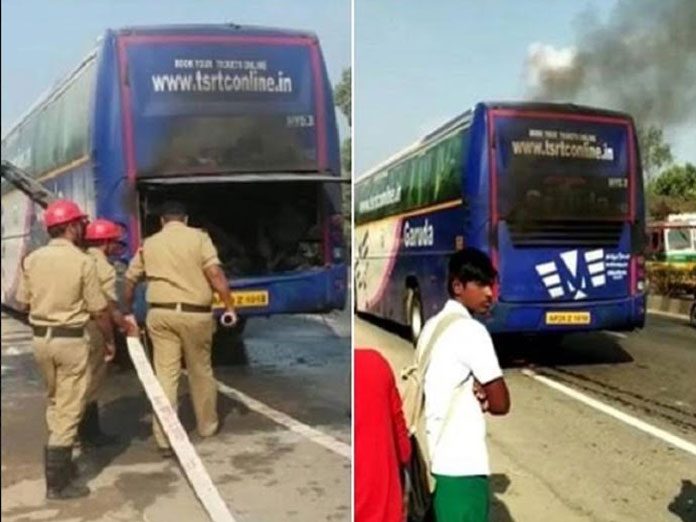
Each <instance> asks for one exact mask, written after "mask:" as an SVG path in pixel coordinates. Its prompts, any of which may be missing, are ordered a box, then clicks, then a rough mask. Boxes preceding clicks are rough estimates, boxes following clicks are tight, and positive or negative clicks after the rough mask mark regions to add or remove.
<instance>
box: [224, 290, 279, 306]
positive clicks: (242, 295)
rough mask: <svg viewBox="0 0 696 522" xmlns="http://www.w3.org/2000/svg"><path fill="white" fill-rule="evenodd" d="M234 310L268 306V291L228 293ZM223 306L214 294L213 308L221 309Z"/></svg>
mask: <svg viewBox="0 0 696 522" xmlns="http://www.w3.org/2000/svg"><path fill="white" fill-rule="evenodd" d="M230 296H231V297H232V302H233V303H234V306H235V308H252V307H258V306H268V303H269V301H270V299H269V296H268V290H249V291H240V292H230ZM224 306H225V304H224V303H223V302H222V299H220V296H219V295H218V294H217V293H216V294H215V296H214V298H213V308H223V307H224Z"/></svg>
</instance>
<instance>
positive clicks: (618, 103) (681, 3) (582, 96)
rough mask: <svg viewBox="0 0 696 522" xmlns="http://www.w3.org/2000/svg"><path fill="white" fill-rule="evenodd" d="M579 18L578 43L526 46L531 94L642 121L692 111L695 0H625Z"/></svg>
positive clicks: (672, 123)
mask: <svg viewBox="0 0 696 522" xmlns="http://www.w3.org/2000/svg"><path fill="white" fill-rule="evenodd" d="M579 22H580V30H579V32H578V37H577V44H576V45H575V46H574V47H571V48H565V49H557V48H554V47H553V46H549V45H543V44H540V43H535V44H532V45H531V46H530V47H529V51H528V55H527V60H526V63H525V75H526V79H527V85H528V88H529V90H530V97H531V98H533V99H535V100H544V101H564V102H573V103H584V104H590V105H597V106H601V107H605V108H611V109H616V110H622V111H626V112H628V113H629V114H631V115H632V116H634V118H636V120H637V122H638V123H639V125H640V126H642V127H645V126H648V125H657V126H659V127H663V128H673V127H678V126H680V125H682V124H684V123H686V122H690V121H692V120H693V119H694V116H695V115H696V0H620V1H619V2H618V4H617V6H616V8H615V10H614V11H613V13H612V15H611V16H610V18H609V20H608V21H606V22H604V23H603V22H600V21H599V20H598V19H597V17H596V16H595V15H593V14H592V13H587V14H586V15H584V16H583V17H582V19H581V20H579Z"/></svg>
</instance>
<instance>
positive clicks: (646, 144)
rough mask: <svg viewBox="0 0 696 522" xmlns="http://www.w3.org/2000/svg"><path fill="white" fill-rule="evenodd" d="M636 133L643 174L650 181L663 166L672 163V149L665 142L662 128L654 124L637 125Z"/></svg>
mask: <svg viewBox="0 0 696 522" xmlns="http://www.w3.org/2000/svg"><path fill="white" fill-rule="evenodd" d="M637 133H638V143H639V145H640V152H641V158H642V160H643V176H644V178H645V181H646V182H648V183H650V182H651V181H653V180H654V179H655V178H656V177H657V175H658V173H659V172H660V171H661V170H662V169H663V168H664V167H667V166H669V165H670V164H671V163H672V161H673V157H672V149H671V148H670V146H669V144H668V143H665V139H664V135H663V131H662V129H661V128H659V127H657V126H655V125H650V126H648V127H645V128H641V127H639V128H638V130H637Z"/></svg>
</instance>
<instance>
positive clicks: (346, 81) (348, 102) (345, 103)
mask: <svg viewBox="0 0 696 522" xmlns="http://www.w3.org/2000/svg"><path fill="white" fill-rule="evenodd" d="M351 76H352V74H351V68H350V67H348V68H347V69H343V75H342V77H341V81H340V82H339V83H338V85H336V88H335V89H334V102H335V103H336V106H337V107H338V108H339V109H341V112H342V113H343V115H344V116H345V117H346V119H347V120H348V125H352V121H351V108H352V105H353V96H352V93H351Z"/></svg>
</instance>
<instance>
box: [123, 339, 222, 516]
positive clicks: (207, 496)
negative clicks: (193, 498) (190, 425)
mask: <svg viewBox="0 0 696 522" xmlns="http://www.w3.org/2000/svg"><path fill="white" fill-rule="evenodd" d="M126 341H127V343H128V353H129V354H130V356H131V359H132V361H133V365H134V366H135V371H136V373H137V374H138V379H140V382H141V383H142V385H143V388H145V393H146V394H147V397H148V399H150V402H151V403H152V408H153V409H154V410H155V413H156V414H157V418H158V419H159V421H160V423H161V424H162V428H163V429H164V432H165V433H166V434H167V438H168V439H169V443H170V444H171V446H172V448H173V449H174V452H175V453H176V456H177V458H178V459H179V463H180V464H181V467H182V468H183V469H184V472H185V473H186V476H187V477H188V479H189V483H190V484H191V486H192V487H193V490H194V491H195V492H196V495H197V496H198V499H199V500H200V501H201V504H203V507H204V508H205V509H206V511H207V512H208V516H209V517H210V519H211V520H212V521H213V522H235V518H234V517H233V516H232V513H230V510H229V509H228V507H227V505H226V504H225V501H224V500H222V497H221V496H220V492H219V491H218V490H217V488H216V487H215V484H213V481H212V479H211V478H210V475H209V474H208V472H207V471H206V469H205V466H203V462H202V461H201V458H200V457H199V456H198V453H196V450H195V448H194V447H193V445H192V444H191V441H190V440H189V438H188V435H187V434H186V431H185V430H184V427H183V426H182V425H181V422H180V421H179V417H178V416H177V414H176V412H175V411H174V408H172V405H171V404H170V403H169V400H168V399H167V396H166V395H165V394H164V390H163V389H162V386H160V383H159V381H158V380H157V378H156V377H155V372H154V371H153V370H152V366H151V365H150V361H149V360H148V359H147V356H146V355H145V349H144V348H143V345H142V343H141V342H140V340H139V339H138V338H137V337H128V338H126Z"/></svg>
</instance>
